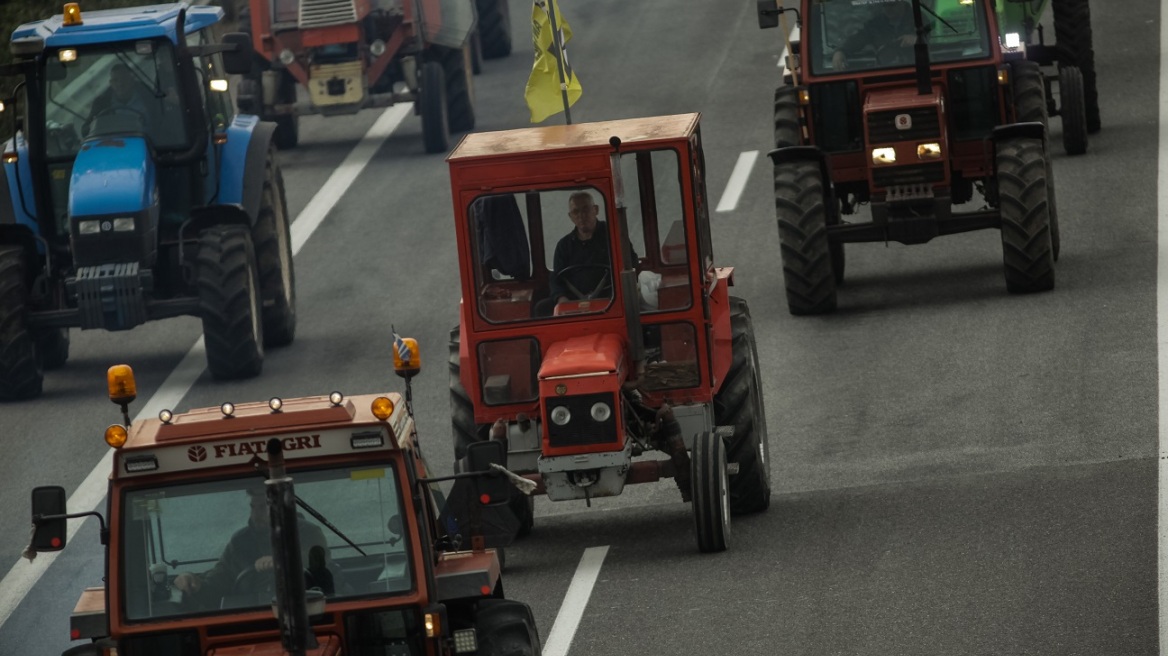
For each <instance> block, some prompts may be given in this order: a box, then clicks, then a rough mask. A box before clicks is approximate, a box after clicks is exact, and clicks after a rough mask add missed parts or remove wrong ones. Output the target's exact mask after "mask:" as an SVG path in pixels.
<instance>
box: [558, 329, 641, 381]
mask: <svg viewBox="0 0 1168 656" xmlns="http://www.w3.org/2000/svg"><path fill="white" fill-rule="evenodd" d="M624 360H625V349H624V345H623V344H622V343H621V340H620V339H619V338H618V337H617V336H616V335H612V334H603V335H585V336H582V337H572V338H569V339H566V340H563V341H560V342H556V343H554V344H552V345H551V346H550V347H549V348H548V352H547V355H545V356H544V359H543V365H541V366H540V368H539V378H540V380H545V379H548V378H558V377H562V376H583V375H588V374H610V373H615V372H617V371H619V370H620V369H622V368H623V365H624Z"/></svg>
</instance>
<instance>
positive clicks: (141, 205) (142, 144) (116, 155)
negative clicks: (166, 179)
mask: <svg viewBox="0 0 1168 656" xmlns="http://www.w3.org/2000/svg"><path fill="white" fill-rule="evenodd" d="M157 204H158V192H157V185H156V184H155V169H154V160H153V159H152V158H151V156H150V148H149V147H148V146H147V145H146V140H145V139H144V138H142V137H102V138H100V139H91V140H89V141H87V142H85V143H84V144H83V145H82V146H81V151H80V152H79V153H77V160H76V162H74V164H73V177H72V178H71V179H70V180H69V216H71V217H74V218H77V217H86V216H102V217H104V216H111V215H115V214H125V215H128V216H132V215H135V214H139V213H141V212H143V211H145V210H148V209H151V208H154V207H155V206H157Z"/></svg>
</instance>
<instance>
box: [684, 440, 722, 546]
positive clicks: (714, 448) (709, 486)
mask: <svg viewBox="0 0 1168 656" xmlns="http://www.w3.org/2000/svg"><path fill="white" fill-rule="evenodd" d="M689 460H690V484H691V485H692V486H693V494H692V497H691V498H692V500H693V514H694V529H695V531H696V532H697V536H698V550H699V551H701V552H702V553H716V552H718V551H725V550H726V547H727V546H728V545H729V542H730V490H729V485H728V483H727V478H728V477H727V475H726V445H725V444H724V443H723V442H722V438H720V437H718V436H716V435H714V434H713V433H699V434H697V435H696V436H694V444H693V451H691V452H690V458H689Z"/></svg>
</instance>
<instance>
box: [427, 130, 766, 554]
mask: <svg viewBox="0 0 1168 656" xmlns="http://www.w3.org/2000/svg"><path fill="white" fill-rule="evenodd" d="M447 161H448V162H449V165H450V177H451V186H452V193H453V199H454V216H455V232H456V234H457V241H458V255H459V262H460V263H461V266H460V276H461V285H462V301H461V306H460V308H461V309H460V313H459V315H460V321H459V325H458V326H456V327H455V328H453V329H452V330H451V333H450V391H451V406H452V408H451V409H452V416H453V433H454V434H453V437H454V449H455V457H456V458H457V459H459V460H460V461H461V459H463V458H464V456H465V454H466V452H467V450H468V449H470V448H472V447H474V446H475V445H477V444H481V443H482V442H484V441H499V442H503V443H504V444H505V445H506V448H507V468H508V469H509V470H511V471H513V472H515V473H518V474H519V475H521V476H523V477H525V478H527V479H529V480H531V481H534V482H536V483H537V484H538V487H537V493H542V494H546V495H547V497H548V498H549V499H550V500H552V501H565V500H572V499H580V500H586V501H587V502H589V503H590V502H591V499H594V498H598V497H609V496H615V495H619V494H620V493H621V492H622V490H623V489H624V486H625V485H626V484H631V483H644V482H651V481H657V480H659V479H662V478H668V477H672V478H674V479H675V481H676V483H677V486H678V488H679V489H680V492H681V495H682V498H683V500H685V501H691V502H692V503H693V513H694V519H695V526H696V532H697V540H698V546H699V548H700V550H701V551H703V552H712V551H721V550H723V549H725V548H726V546H727V542H728V538H729V533H730V515H731V514H732V513H751V512H759V511H762V510H765V509H766V508H767V507H768V505H769V503H770V494H771V482H770V453H769V446H768V441H767V430H766V413H765V410H764V408H763V398H762V389H761V385H760V377H759V362H758V354H757V351H756V347H755V339H754V329H753V326H752V324H751V318H750V312H749V310H748V308H747V305H746V301H744V300H742V299H740V298H735V297H734V296H731V295H730V286H731V285H733V282H734V275H733V273H734V270H733V268H732V267H719V266H715V264H714V255H713V243H712V240H711V238H710V220H709V203H708V198H707V195H706V182H705V180H706V170H705V158H704V156H703V153H702V141H701V131H700V129H699V116H698V115H697V114H684V115H677V116H663V117H653V118H638V119H628V120H618V121H606V122H598V123H586V124H578V125H563V126H548V127H532V128H524V129H518V130H508V131H501V132H488V133H478V134H469V135H467V136H466V137H464V138H463V139H462V141H461V142H460V143H459V144H458V146H457V147H456V148H455V149H454V151H453V152H452V153H451V154H450V155H449V157H448V158H447ZM651 451H657V452H661V453H664V454H665V455H666V456H667V457H665V458H656V459H652V458H639V456H641V455H642V454H646V453H648V452H651ZM512 506H513V508H514V510H515V512H516V514H517V515H518V517H519V518H520V522H521V527H520V528H521V530H524V531H526V530H530V529H531V526H532V523H533V517H534V515H533V506H532V505H531V501H530V498H528V497H522V496H519V495H515V496H514V497H513V503H512Z"/></svg>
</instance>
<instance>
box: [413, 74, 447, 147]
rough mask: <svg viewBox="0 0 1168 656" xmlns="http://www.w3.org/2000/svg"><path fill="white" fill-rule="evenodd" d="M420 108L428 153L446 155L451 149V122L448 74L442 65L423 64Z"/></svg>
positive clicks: (423, 134) (424, 141) (423, 141)
mask: <svg viewBox="0 0 1168 656" xmlns="http://www.w3.org/2000/svg"><path fill="white" fill-rule="evenodd" d="M421 82H422V84H421V87H422V88H421V89H420V91H419V93H420V94H421V98H419V106H420V109H421V113H422V143H423V144H424V145H425V147H426V152H427V153H444V152H446V149H447V148H449V147H450V122H449V118H448V115H447V104H446V73H445V72H444V71H443V68H442V64H439V63H438V62H436V61H428V62H426V63H425V64H422V80H421Z"/></svg>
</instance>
